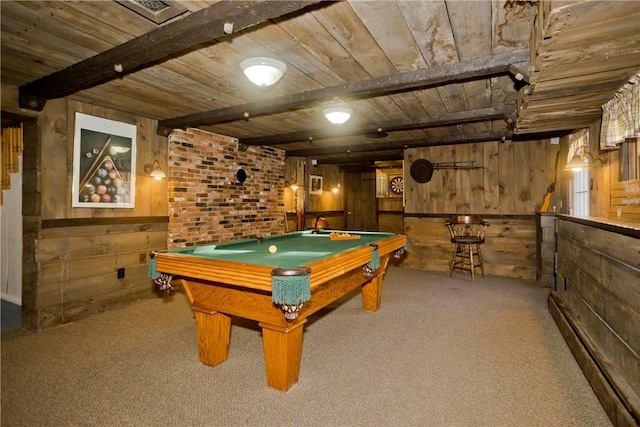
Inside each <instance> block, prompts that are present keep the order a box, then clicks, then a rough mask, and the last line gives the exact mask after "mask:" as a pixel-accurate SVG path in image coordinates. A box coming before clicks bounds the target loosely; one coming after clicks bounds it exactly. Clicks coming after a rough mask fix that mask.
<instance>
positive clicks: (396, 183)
mask: <svg viewBox="0 0 640 427" xmlns="http://www.w3.org/2000/svg"><path fill="white" fill-rule="evenodd" d="M389 189H390V190H391V192H392V193H393V194H402V190H403V185H402V177H401V176H396V177H393V178H391V181H389Z"/></svg>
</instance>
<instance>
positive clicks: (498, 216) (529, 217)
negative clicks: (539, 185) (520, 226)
mask: <svg viewBox="0 0 640 427" xmlns="http://www.w3.org/2000/svg"><path fill="white" fill-rule="evenodd" d="M464 214H465V215H478V216H480V217H482V218H485V219H487V218H495V219H527V220H531V221H533V220H535V218H536V215H525V214H522V215H517V214H514V215H511V214H510V215H501V214H483V213H473V212H469V213H468V212H465V213H464ZM452 215H459V213H437V214H430V213H406V212H405V213H404V216H405V217H408V218H449V217H450V216H452Z"/></svg>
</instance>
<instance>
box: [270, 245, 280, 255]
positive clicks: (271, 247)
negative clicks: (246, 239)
mask: <svg viewBox="0 0 640 427" xmlns="http://www.w3.org/2000/svg"><path fill="white" fill-rule="evenodd" d="M269 252H270V253H272V254H275V253H276V252H278V247H277V246H276V245H271V246H269Z"/></svg>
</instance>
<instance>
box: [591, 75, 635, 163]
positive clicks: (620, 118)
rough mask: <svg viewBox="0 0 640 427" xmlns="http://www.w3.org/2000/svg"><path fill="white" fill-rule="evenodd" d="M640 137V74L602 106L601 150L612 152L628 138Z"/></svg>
mask: <svg viewBox="0 0 640 427" xmlns="http://www.w3.org/2000/svg"><path fill="white" fill-rule="evenodd" d="M634 137H640V73H637V74H636V75H635V76H633V77H632V78H631V79H629V82H628V83H627V84H625V85H624V86H622V87H621V88H620V89H619V90H618V91H617V92H616V94H615V95H614V96H613V98H611V100H609V101H608V102H607V103H606V104H604V105H603V106H602V128H601V132H600V149H602V150H610V149H615V148H618V145H619V144H620V143H622V142H624V140H625V139H627V138H634Z"/></svg>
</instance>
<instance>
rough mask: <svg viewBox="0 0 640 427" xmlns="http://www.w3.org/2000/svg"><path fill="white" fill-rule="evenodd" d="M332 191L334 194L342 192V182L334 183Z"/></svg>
mask: <svg viewBox="0 0 640 427" xmlns="http://www.w3.org/2000/svg"><path fill="white" fill-rule="evenodd" d="M331 192H332V193H333V194H338V193H339V192H340V183H337V184H336V185H334V186H333V188H332V189H331Z"/></svg>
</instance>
